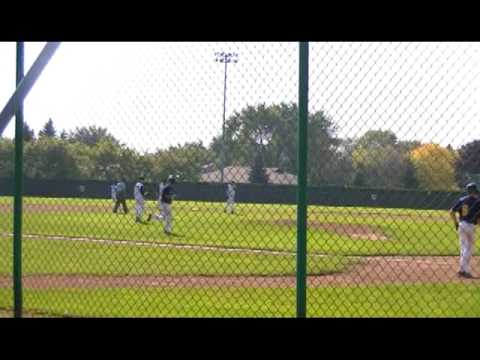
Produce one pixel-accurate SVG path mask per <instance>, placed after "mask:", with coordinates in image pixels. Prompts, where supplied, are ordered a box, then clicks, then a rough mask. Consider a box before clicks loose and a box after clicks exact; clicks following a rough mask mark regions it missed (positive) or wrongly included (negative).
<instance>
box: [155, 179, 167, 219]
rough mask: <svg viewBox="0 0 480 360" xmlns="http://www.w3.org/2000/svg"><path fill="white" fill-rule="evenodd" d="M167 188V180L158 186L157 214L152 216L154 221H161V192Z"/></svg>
mask: <svg viewBox="0 0 480 360" xmlns="http://www.w3.org/2000/svg"><path fill="white" fill-rule="evenodd" d="M166 186H167V180H165V181H162V182H160V184H159V185H158V210H159V212H158V214H156V215H155V216H154V219H155V220H161V219H163V214H162V192H163V189H165V187H166Z"/></svg>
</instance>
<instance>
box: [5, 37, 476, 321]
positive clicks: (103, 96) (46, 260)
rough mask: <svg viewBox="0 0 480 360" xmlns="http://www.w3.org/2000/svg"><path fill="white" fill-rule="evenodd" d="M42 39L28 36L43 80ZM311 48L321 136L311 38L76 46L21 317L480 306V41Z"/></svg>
mask: <svg viewBox="0 0 480 360" xmlns="http://www.w3.org/2000/svg"><path fill="white" fill-rule="evenodd" d="M14 45H15V44H2V46H4V47H5V48H2V47H0V50H5V49H7V48H8V49H9V50H8V51H7V50H5V52H4V53H5V54H6V55H4V54H2V55H0V56H4V58H5V59H6V58H8V59H10V60H9V61H10V62H9V63H8V64H9V65H5V69H7V66H10V68H8V71H6V70H2V72H11V71H14V64H15V61H14V56H13V54H14V51H13V50H14V47H15V46H14ZM43 45H44V44H40V43H26V53H25V69H26V70H28V69H29V67H30V66H31V64H32V63H33V61H34V60H35V58H36V56H37V54H38V53H39V52H40V50H41V48H42V46H43ZM308 46H309V57H308V67H309V71H308V77H305V78H303V80H304V81H308V85H309V89H308V91H309V94H308V99H306V98H304V99H303V100H308V129H307V136H306V139H302V138H301V137H299V121H301V119H300V115H299V113H301V111H299V96H301V93H300V94H299V78H300V73H299V66H300V59H299V44H298V43H255V42H247V43H236V42H232V43H201V42H199V43H68V42H67V43H62V44H61V45H60V47H59V48H58V50H57V51H56V53H55V55H54V56H53V58H52V59H51V61H50V63H49V64H48V66H47V67H46V68H45V70H44V71H43V73H42V75H41V77H40V78H39V79H38V81H37V83H36V84H35V85H34V87H33V88H32V90H31V92H30V94H29V95H28V97H27V98H26V99H25V102H24V121H25V125H24V132H23V133H24V166H23V171H24V176H25V180H24V197H23V216H22V219H23V229H22V236H21V238H22V283H23V284H22V285H23V313H24V316H29V315H33V316H101V317H104V316H106V317H112V316H113V317H114V316H138V317H139V316H167V317H217V316H220V317H224V316H227V317H238V316H240V317H250V316H252V317H257V316H261V317H285V316H286V317H293V316H296V315H297V312H296V311H297V306H298V305H299V304H298V302H299V301H305V304H304V305H306V309H307V316H310V317H324V316H334V317H336V316H348V317H349V316H355V317H362V316H478V315H480V291H479V280H477V279H476V278H475V275H476V274H477V275H479V274H480V268H479V266H480V264H479V263H478V259H477V257H476V256H471V255H470V254H471V253H473V255H476V254H478V252H476V251H475V250H474V249H473V248H472V246H471V244H473V242H472V240H471V238H470V237H469V235H470V234H471V229H470V228H471V227H473V225H472V226H470V225H469V224H468V223H475V222H476V220H477V219H476V217H475V216H476V212H475V209H476V206H475V201H474V200H475V199H474V197H472V198H469V199H470V200H466V202H465V203H462V204H460V207H459V209H460V214H461V215H462V220H463V221H462V222H460V226H459V232H457V231H456V229H455V226H454V221H453V219H452V218H451V214H449V209H450V208H451V207H452V206H453V204H454V203H455V202H456V200H457V199H458V198H459V197H460V196H462V195H464V193H465V186H466V185H467V184H468V183H471V182H474V181H476V179H478V176H479V175H480V161H479V160H478V155H480V145H479V144H480V130H479V129H478V127H477V126H476V121H477V116H478V114H479V105H478V102H477V99H478V98H479V95H480V94H479V85H480V84H479V74H480V64H479V60H480V51H479V50H480V45H479V44H476V43H473V44H472V43H310V44H308ZM12 49H13V50H12ZM10 50H12V51H10ZM0 59H2V58H1V57H0ZM2 61H3V59H2ZM5 64H7V62H5ZM2 69H3V68H2ZM9 76H10V75H9ZM5 78H7V77H5ZM14 81H15V79H14V78H12V82H13V84H14ZM13 84H12V83H8V84H2V85H1V86H3V85H5V88H4V89H5V90H4V93H5V94H6V95H5V96H3V95H2V93H0V99H1V100H2V106H3V103H4V102H6V100H8V98H9V96H10V95H11V93H12V91H13V89H12V88H13ZM13 123H14V121H12V123H11V124H10V125H9V127H7V129H6V130H5V132H4V133H3V134H2V136H3V137H2V138H1V139H0V158H1V159H2V164H1V166H0V170H1V173H0V192H1V193H0V194H1V195H2V197H1V198H0V205H1V209H2V211H1V213H0V218H1V219H2V223H1V224H2V225H1V229H0V230H1V232H2V237H1V240H2V241H1V243H2V245H1V249H2V252H1V253H2V257H1V259H0V267H1V269H2V270H1V273H0V309H2V311H3V312H4V313H5V314H6V315H7V316H9V314H10V316H11V312H12V307H13V305H12V304H13V301H12V299H13V297H14V296H13V290H12V268H13V263H12V262H13V261H12V259H13V253H12V238H13V237H12V233H13V225H12V224H13V217H14V211H13V194H14V192H15V187H14V184H15V183H14V180H13V178H14V158H13V154H14V148H15V146H14V142H13V140H12V138H13V137H14V130H13V129H14V126H13V125H14V124H13ZM305 140H306V141H307V146H308V150H307V154H308V156H307V169H306V170H307V175H306V176H307V185H308V186H307V188H306V194H307V196H306V199H307V202H308V211H307V214H308V216H307V220H306V224H307V227H306V229H307V253H306V271H307V274H308V276H307V292H306V299H303V298H302V297H301V296H300V297H299V296H298V295H299V294H298V288H297V287H296V286H297V285H298V281H301V279H300V278H299V276H298V271H297V270H298V268H297V267H301V266H302V264H301V262H300V264H299V263H297V261H298V257H297V240H299V239H298V236H297V235H298V229H297V226H300V225H297V221H298V219H297V209H300V207H301V205H302V204H298V194H299V193H298V191H301V189H299V186H298V184H297V183H298V182H299V176H300V175H301V174H299V154H298V153H299V149H300V148H301V146H302V144H303V143H304V141H305ZM479 180H480V179H479ZM300 188H301V186H300ZM474 196H475V194H474ZM466 206H468V208H467V207H466ZM297 207H298V208H297ZM470 208H472V209H473V210H471V211H470V213H469V212H468V210H469V209H470ZM457 221H458V220H457ZM299 223H301V221H300V222H299ZM467 228H468V229H467ZM459 234H462V236H464V235H465V236H464V239H463V243H462V244H463V245H461V244H460V239H459ZM460 253H461V254H462V259H463V260H462V261H463V263H462V264H460ZM300 255H301V254H300ZM470 257H471V258H470ZM300 270H301V269H300ZM460 270H462V271H465V273H462V274H460V275H461V276H459V273H458V272H459V271H460ZM467 273H472V274H473V278H470V277H468V274H467ZM1 314H2V313H0V315H1Z"/></svg>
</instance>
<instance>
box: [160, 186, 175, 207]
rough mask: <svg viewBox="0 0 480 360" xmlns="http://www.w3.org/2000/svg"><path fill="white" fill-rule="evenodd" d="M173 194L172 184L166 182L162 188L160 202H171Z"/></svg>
mask: <svg viewBox="0 0 480 360" xmlns="http://www.w3.org/2000/svg"><path fill="white" fill-rule="evenodd" d="M174 195H175V190H174V189H173V186H172V185H170V184H168V185H167V186H165V187H164V188H163V191H162V202H163V203H166V204H171V203H172V200H173V197H174Z"/></svg>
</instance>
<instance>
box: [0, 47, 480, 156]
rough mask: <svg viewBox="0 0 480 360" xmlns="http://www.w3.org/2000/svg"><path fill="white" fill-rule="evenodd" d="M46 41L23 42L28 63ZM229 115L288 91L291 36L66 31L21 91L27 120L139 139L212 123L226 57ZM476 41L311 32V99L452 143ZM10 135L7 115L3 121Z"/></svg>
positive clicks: (472, 84) (192, 132) (466, 129)
mask: <svg viewBox="0 0 480 360" xmlns="http://www.w3.org/2000/svg"><path fill="white" fill-rule="evenodd" d="M43 45H44V43H28V42H27V43H26V50H25V58H26V69H28V68H29V67H30V65H31V64H32V63H33V61H34V59H35V58H36V56H37V55H38V53H39V52H40V51H41V49H42V47H43ZM216 51H234V52H237V53H238V54H239V61H238V63H236V64H229V65H228V78H227V117H228V116H229V115H231V114H232V113H233V111H239V110H241V109H242V108H243V107H244V106H246V105H247V104H248V105H255V104H258V103H266V104H267V105H268V104H272V103H278V102H281V101H285V102H296V101H297V97H298V95H297V93H298V43H258V42H247V43H234V42H231V43H206V42H203V43H202V42H197V43H187V42H181V43H173V42H172V43H160V42H159V43H120V42H115V43H99V42H98V43H79V42H64V43H62V44H61V45H60V47H59V48H58V50H57V52H56V54H55V55H54V57H53V59H52V60H51V62H50V63H49V64H48V66H47V68H46V69H45V71H44V73H42V76H41V78H40V79H39V81H38V82H37V84H35V86H34V88H33V89H32V91H31V92H30V94H29V95H28V97H27V99H26V101H25V121H26V122H27V123H28V124H29V125H30V126H31V127H32V128H33V129H34V130H35V133H38V131H39V130H40V129H41V128H42V126H43V125H44V124H45V122H46V121H47V120H48V119H49V118H52V119H53V121H54V124H55V126H56V128H57V129H58V130H62V129H65V130H67V131H69V130H73V129H74V128H75V127H77V126H89V125H97V126H102V127H107V128H108V129H109V131H110V132H111V133H113V134H114V135H115V136H116V137H117V138H119V139H120V140H121V141H123V142H125V143H126V144H127V145H129V146H131V147H135V148H136V149H138V150H139V151H154V150H155V149H156V148H165V147H168V146H170V145H175V144H178V143H180V144H183V143H185V142H187V141H197V140H202V141H203V142H204V143H205V144H208V143H209V142H210V140H211V139H212V137H213V136H214V135H217V134H219V132H220V131H221V125H222V112H223V80H224V66H223V64H220V63H216V62H215V61H214V58H215V56H214V53H215V52H216ZM479 60H480V44H479V43H310V105H309V106H310V111H316V110H320V109H322V110H324V111H325V112H326V113H327V114H328V115H329V116H331V118H332V120H333V121H334V122H335V123H336V124H337V125H338V134H339V135H340V136H342V137H344V136H350V137H352V136H360V135H361V134H363V133H364V132H365V131H367V130H372V129H383V130H387V129H390V130H392V131H394V132H395V133H396V134H397V135H398V136H399V137H400V138H401V139H417V140H421V141H424V142H436V143H440V144H442V145H447V144H451V145H453V146H455V147H458V146H460V145H462V144H464V143H466V142H468V141H471V140H474V139H480V127H479V126H478V125H477V122H478V115H479V111H480V107H479V102H478V99H480V93H479V91H480V77H479V75H480V62H479ZM0 79H1V81H0V102H1V107H2V108H3V106H4V104H5V102H6V101H7V100H8V98H9V96H10V95H11V93H12V91H13V89H14V84H15V43H13V42H11V43H8V42H7V43H0ZM4 135H5V136H8V137H12V136H13V122H12V123H11V124H10V125H9V126H8V128H7V129H6V131H5V134H4Z"/></svg>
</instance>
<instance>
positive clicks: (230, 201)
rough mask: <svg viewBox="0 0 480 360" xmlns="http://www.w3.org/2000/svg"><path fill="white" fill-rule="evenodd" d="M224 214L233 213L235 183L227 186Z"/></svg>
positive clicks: (231, 182)
mask: <svg viewBox="0 0 480 360" xmlns="http://www.w3.org/2000/svg"><path fill="white" fill-rule="evenodd" d="M225 212H226V213H230V214H233V213H235V183H234V182H233V181H230V183H229V184H228V185H227V203H226V205H225Z"/></svg>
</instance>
